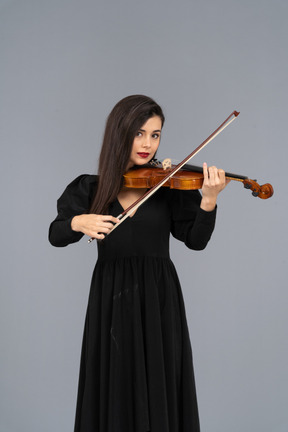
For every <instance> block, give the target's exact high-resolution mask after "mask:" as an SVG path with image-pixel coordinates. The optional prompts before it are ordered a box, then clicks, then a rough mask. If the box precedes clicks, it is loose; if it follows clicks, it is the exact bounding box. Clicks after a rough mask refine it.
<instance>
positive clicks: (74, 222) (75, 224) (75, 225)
mask: <svg viewBox="0 0 288 432" xmlns="http://www.w3.org/2000/svg"><path fill="white" fill-rule="evenodd" d="M71 229H72V231H76V232H79V231H80V229H79V216H74V217H73V218H72V220H71Z"/></svg>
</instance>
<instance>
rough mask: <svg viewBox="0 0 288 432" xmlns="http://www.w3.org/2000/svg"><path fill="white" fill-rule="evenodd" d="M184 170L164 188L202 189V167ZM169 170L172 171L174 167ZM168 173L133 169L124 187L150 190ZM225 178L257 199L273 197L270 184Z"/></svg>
mask: <svg viewBox="0 0 288 432" xmlns="http://www.w3.org/2000/svg"><path fill="white" fill-rule="evenodd" d="M183 168H184V169H181V170H179V171H177V173H176V174H174V175H173V176H172V177H170V178H169V179H168V180H167V181H166V182H165V183H164V184H163V185H162V186H165V187H169V188H170V189H179V190H193V189H201V188H202V184H203V180H204V175H203V169H202V167H198V166H193V165H184V167H183ZM169 169H170V170H172V169H173V166H172V167H171V168H169ZM167 173H169V170H164V169H163V168H159V167H151V166H145V167H141V168H137V169H132V170H130V171H127V173H125V174H124V186H126V187H128V188H145V189H150V188H153V187H154V186H156V185H157V184H158V183H159V182H160V181H161V180H162V179H163V178H164V177H165V176H167ZM225 176H226V178H227V179H230V180H236V181H240V182H242V183H243V185H244V187H245V188H246V189H250V190H251V191H252V195H253V196H255V197H259V198H261V199H267V198H270V197H271V196H272V195H273V192H274V191H273V187H272V185H271V184H269V183H266V184H264V185H262V186H261V185H259V184H258V183H257V181H256V180H251V179H249V178H248V177H245V176H242V175H237V174H231V173H225Z"/></svg>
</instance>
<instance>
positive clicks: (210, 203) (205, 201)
mask: <svg viewBox="0 0 288 432" xmlns="http://www.w3.org/2000/svg"><path fill="white" fill-rule="evenodd" d="M215 207H216V199H213V198H206V197H203V198H202V200H201V204H200V208H201V209H202V210H205V211H213V210H214V209H215Z"/></svg>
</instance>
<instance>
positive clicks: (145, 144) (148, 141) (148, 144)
mask: <svg viewBox="0 0 288 432" xmlns="http://www.w3.org/2000/svg"><path fill="white" fill-rule="evenodd" d="M142 146H143V147H144V148H150V147H151V137H150V136H146V137H145V138H144V139H143V142H142Z"/></svg>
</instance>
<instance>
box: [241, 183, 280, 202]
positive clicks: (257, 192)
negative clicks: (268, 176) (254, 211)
mask: <svg viewBox="0 0 288 432" xmlns="http://www.w3.org/2000/svg"><path fill="white" fill-rule="evenodd" d="M243 184H244V187H245V188H246V189H250V190H251V191H252V195H253V196H254V197H258V198H261V199H267V198H270V197H271V196H272V195H273V193H274V190H273V186H272V185H271V184H270V183H265V184H264V185H259V184H258V183H257V181H256V180H250V179H245V180H243Z"/></svg>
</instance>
